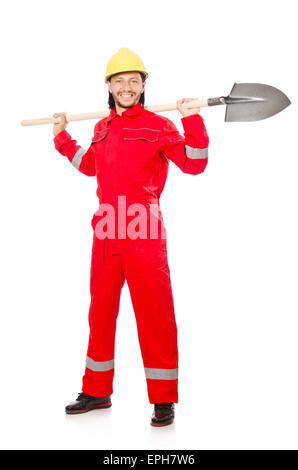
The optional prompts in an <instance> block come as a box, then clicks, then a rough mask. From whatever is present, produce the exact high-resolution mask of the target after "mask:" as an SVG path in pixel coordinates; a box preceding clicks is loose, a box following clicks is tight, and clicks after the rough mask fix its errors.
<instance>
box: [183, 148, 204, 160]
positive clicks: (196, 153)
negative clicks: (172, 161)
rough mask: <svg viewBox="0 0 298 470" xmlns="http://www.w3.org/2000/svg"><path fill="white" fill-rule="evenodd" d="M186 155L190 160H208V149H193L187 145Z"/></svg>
mask: <svg viewBox="0 0 298 470" xmlns="http://www.w3.org/2000/svg"><path fill="white" fill-rule="evenodd" d="M185 153H186V155H187V156H188V158H194V159H196V158H207V157H208V147H206V148H205V149H199V148H193V147H190V146H189V145H185Z"/></svg>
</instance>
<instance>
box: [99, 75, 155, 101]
mask: <svg viewBox="0 0 298 470" xmlns="http://www.w3.org/2000/svg"><path fill="white" fill-rule="evenodd" d="M145 83H146V82H143V81H142V77H141V75H140V73H139V72H123V73H117V74H116V75H113V77H112V78H111V80H110V81H109V82H108V86H109V91H110V93H112V95H113V98H114V101H115V104H116V105H118V106H119V107H121V108H125V109H126V108H131V107H132V106H135V105H136V104H137V103H138V102H139V100H140V96H141V94H142V93H143V91H144V88H145Z"/></svg>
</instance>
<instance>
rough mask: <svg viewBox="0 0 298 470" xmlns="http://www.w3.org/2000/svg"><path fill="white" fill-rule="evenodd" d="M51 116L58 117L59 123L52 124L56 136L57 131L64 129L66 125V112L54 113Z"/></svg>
mask: <svg viewBox="0 0 298 470" xmlns="http://www.w3.org/2000/svg"><path fill="white" fill-rule="evenodd" d="M53 118H60V122H59V124H54V127H53V134H54V136H55V137H56V135H57V134H59V132H61V131H64V129H65V128H66V126H67V118H66V113H55V114H53Z"/></svg>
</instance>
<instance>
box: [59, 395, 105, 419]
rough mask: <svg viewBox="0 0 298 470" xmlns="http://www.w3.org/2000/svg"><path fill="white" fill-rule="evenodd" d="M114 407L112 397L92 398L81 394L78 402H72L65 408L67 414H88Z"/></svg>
mask: <svg viewBox="0 0 298 470" xmlns="http://www.w3.org/2000/svg"><path fill="white" fill-rule="evenodd" d="M110 406H112V402H111V397H110V396H109V397H92V396H91V395H86V393H83V392H81V393H79V396H78V398H77V399H76V401H72V402H71V403H69V405H67V406H66V407H65V411H66V413H67V414H76V413H87V411H90V410H95V409H97V408H110Z"/></svg>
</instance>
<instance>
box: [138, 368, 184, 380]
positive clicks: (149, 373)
mask: <svg viewBox="0 0 298 470" xmlns="http://www.w3.org/2000/svg"><path fill="white" fill-rule="evenodd" d="M145 375H146V379H158V380H175V379H178V369H151V368H148V367H145Z"/></svg>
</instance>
